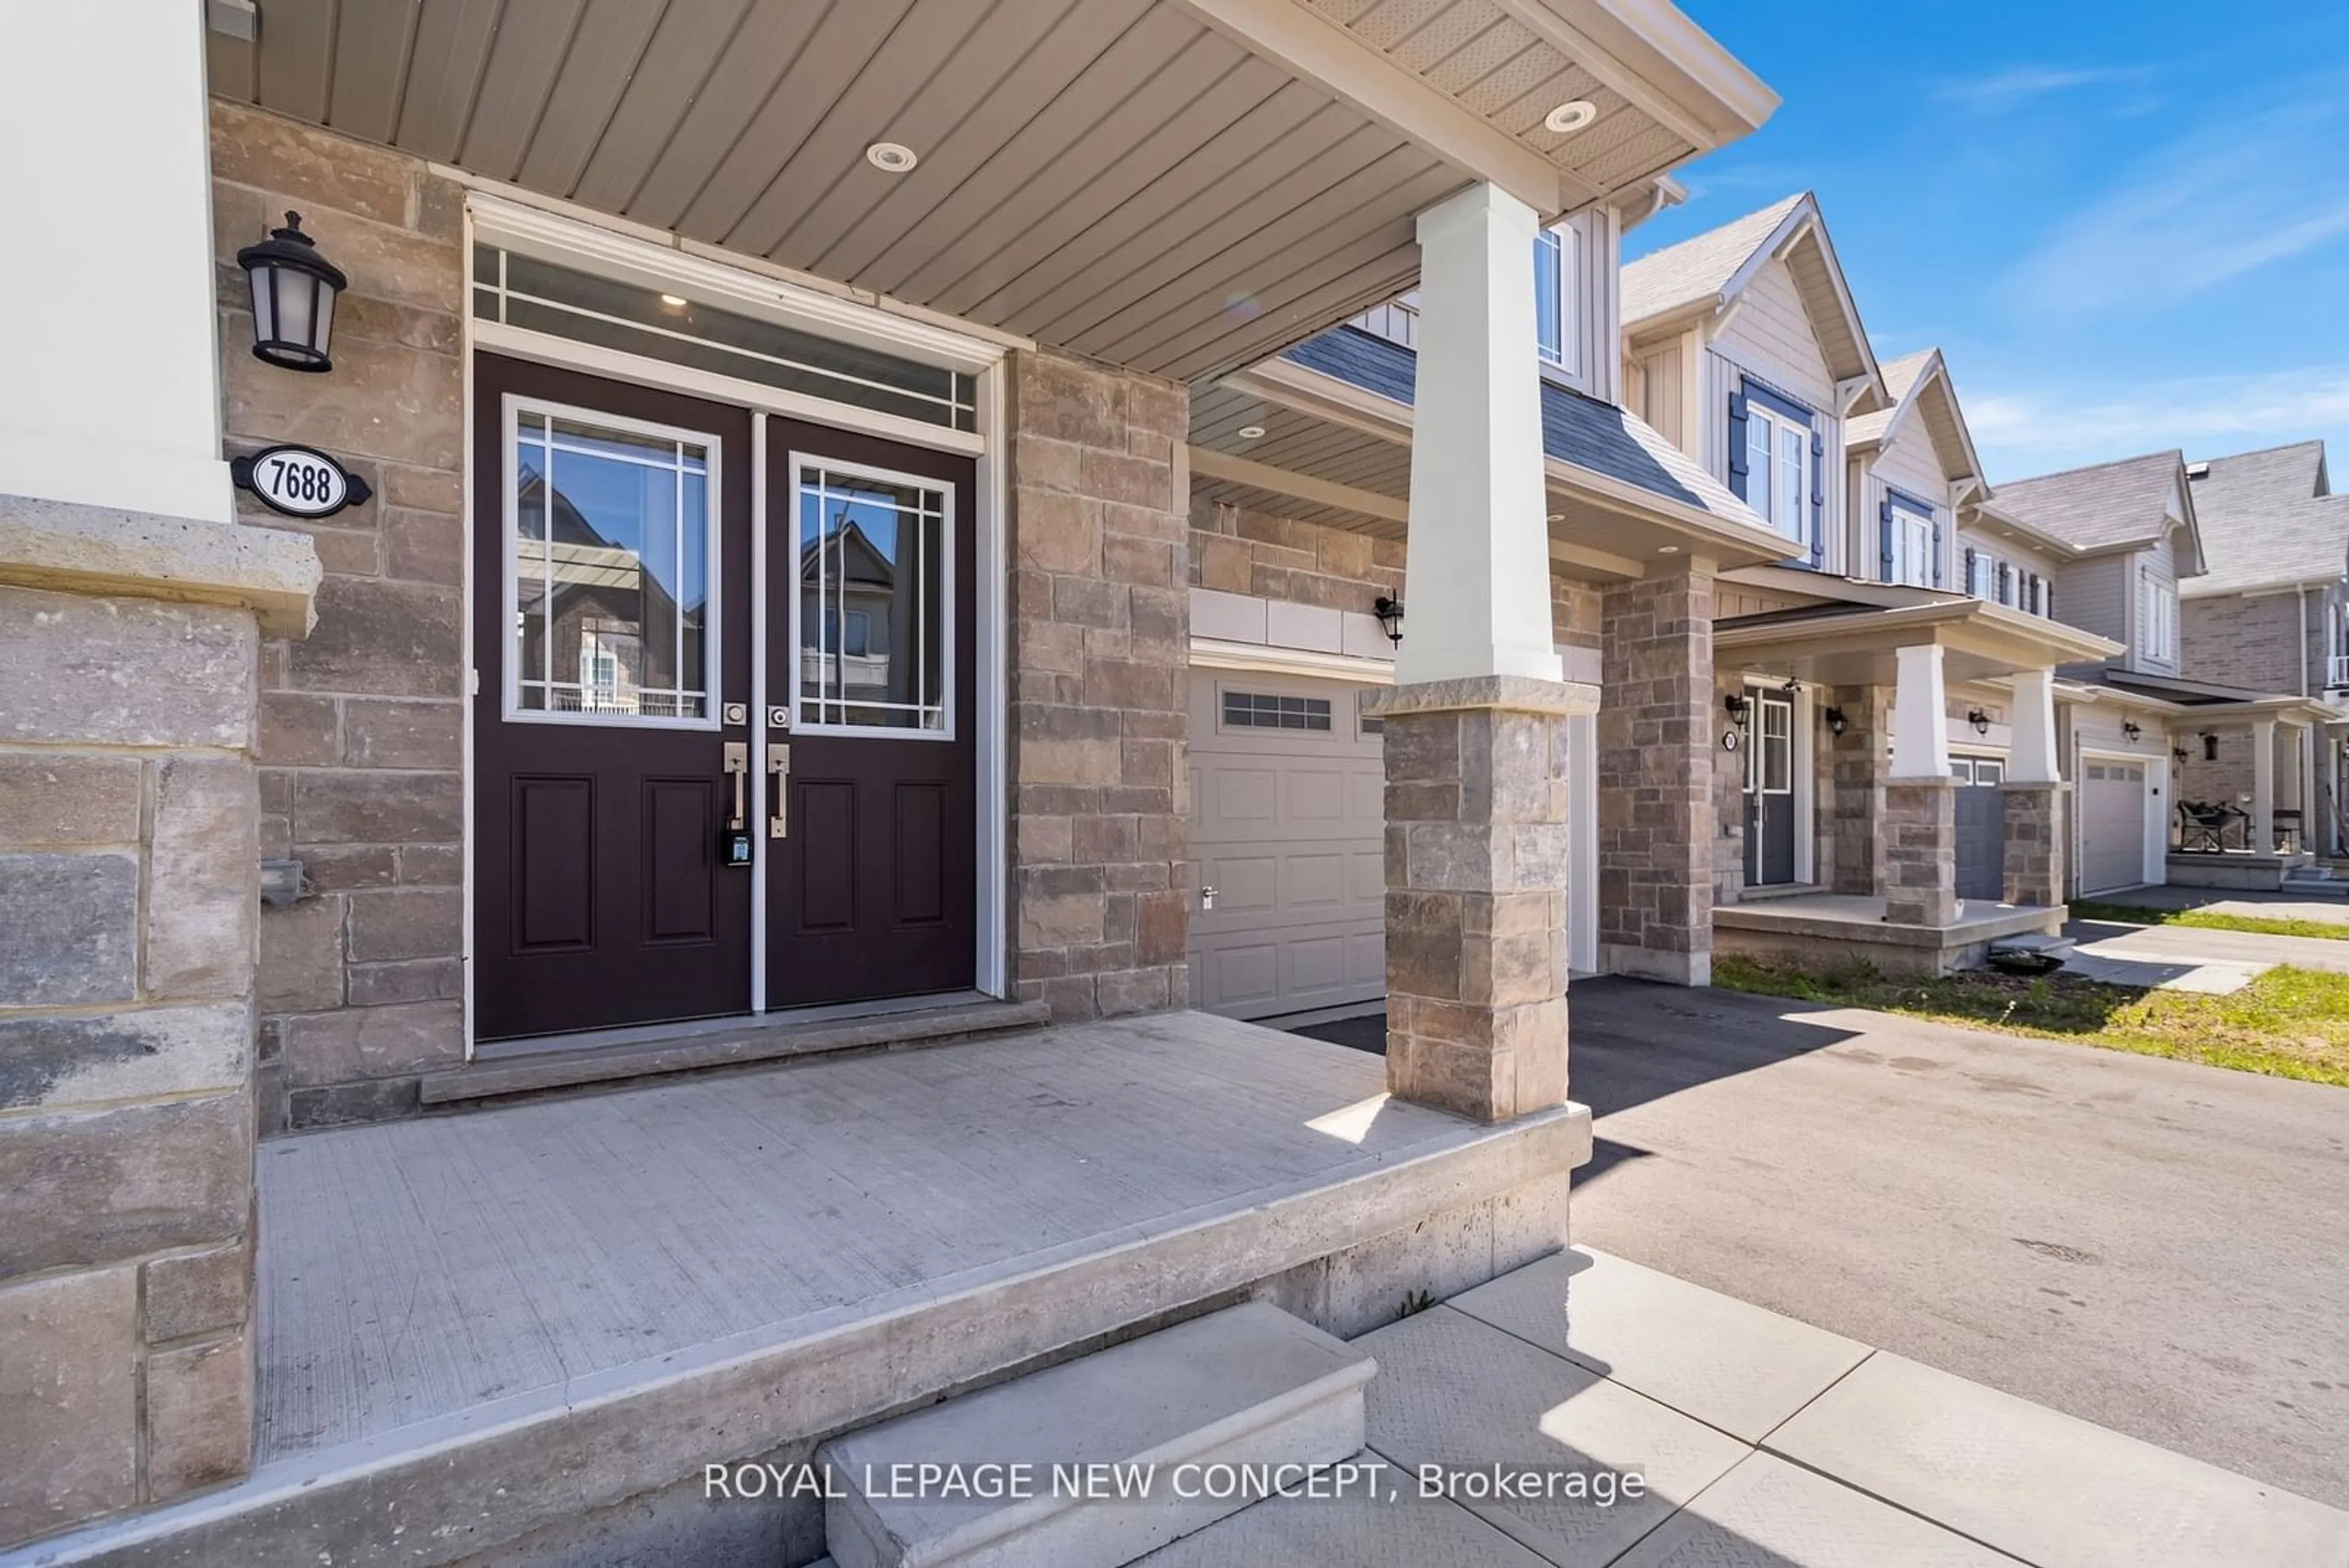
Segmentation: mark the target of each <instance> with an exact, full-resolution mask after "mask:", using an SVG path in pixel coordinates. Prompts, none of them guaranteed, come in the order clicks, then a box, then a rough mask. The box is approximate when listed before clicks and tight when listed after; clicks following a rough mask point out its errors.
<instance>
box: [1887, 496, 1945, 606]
mask: <svg viewBox="0 0 2349 1568" xmlns="http://www.w3.org/2000/svg"><path fill="white" fill-rule="evenodd" d="M1884 553H1885V560H1884V565H1885V580H1886V581H1887V582H1893V583H1907V584H1909V586H1910V587H1920V588H1929V587H1932V586H1933V514H1931V513H1930V511H1927V512H1920V511H1919V510H1918V509H1917V507H1916V506H1915V505H1914V504H1911V503H1910V502H1909V501H1908V500H1907V499H1906V498H1905V497H1900V496H1895V497H1893V498H1891V499H1890V500H1889V502H1888V503H1887V504H1886V507H1885V541H1884Z"/></svg>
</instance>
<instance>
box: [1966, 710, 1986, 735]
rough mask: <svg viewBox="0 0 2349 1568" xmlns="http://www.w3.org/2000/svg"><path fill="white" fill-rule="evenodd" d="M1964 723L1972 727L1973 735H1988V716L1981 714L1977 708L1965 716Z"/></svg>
mask: <svg viewBox="0 0 2349 1568" xmlns="http://www.w3.org/2000/svg"><path fill="white" fill-rule="evenodd" d="M1966 722H1967V723H1969V724H1971V725H1972V726H1973V727H1974V733H1975V734H1977V735H1987V734H1989V733H1990V715H1989V714H1987V713H1985V712H1983V711H1982V710H1981V709H1979V708H1976V709H1974V710H1973V711H1971V712H1970V713H1968V714H1967V715H1966Z"/></svg>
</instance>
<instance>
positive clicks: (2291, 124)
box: [2012, 82, 2349, 317]
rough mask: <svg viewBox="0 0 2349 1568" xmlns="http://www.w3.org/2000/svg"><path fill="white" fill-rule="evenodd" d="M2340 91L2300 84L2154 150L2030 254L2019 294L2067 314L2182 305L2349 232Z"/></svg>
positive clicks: (2346, 136)
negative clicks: (2270, 102) (2273, 100)
mask: <svg viewBox="0 0 2349 1568" xmlns="http://www.w3.org/2000/svg"><path fill="white" fill-rule="evenodd" d="M2339 86H2340V84H2339V83H2337V82H2323V83H2302V84H2296V85H2295V87H2294V88H2292V90H2290V91H2288V92H2286V93H2284V94H2282V95H2281V101H2280V102H2278V103H2277V104H2276V105H2275V106H2274V107H2271V108H2269V109H2264V110H2261V111H2258V112H2255V113H2251V114H2250V115H2248V116H2239V115H2238V114H2237V113H2236V111H2235V110H2234V109H2231V108H2230V109H2225V110H2223V111H2217V112H2214V113H2213V114H2212V115H2211V116H2210V117H2209V119H2208V120H2207V122H2206V123H2205V124H2203V125H2201V126H2199V127H2197V128H2195V129H2193V130H2189V131H2188V132H2187V133H2186V134H2184V135H2182V136H2180V137H2178V138H2177V139H2176V140H2172V141H2170V142H2168V144H2166V145H2163V146H2161V147H2158V148H2156V149H2154V150H2153V151H2151V152H2150V153H2149V155H2148V156H2147V157H2146V158H2145V159H2143V160H2142V161H2139V162H2138V163H2137V164H2136V165H2135V166H2134V167H2132V168H2131V170H2130V171H2128V172H2127V174H2126V175H2125V176H2124V178H2123V179H2122V180H2121V182H2119V183H2118V184H2117V185H2116V186H2115V187H2114V188H2113V189H2111V190H2110V191H2108V192H2106V193H2105V194H2104V195H2102V196H2100V197H2098V198H2096V199H2095V200H2094V201H2091V202H2088V203H2087V204H2086V205H2085V207H2083V208H2082V209H2081V210H2080V212H2079V213H2077V214H2076V215H2075V216H2074V217H2073V218H2072V219H2070V220H2069V221H2068V222H2066V223H2063V224H2061V225H2059V226H2058V227H2057V228H2056V230H2055V231H2054V234H2052V235H2051V236H2050V237H2049V238H2048V240H2047V241H2046V243H2045V244H2042V245H2041V246H2040V247H2039V248H2038V249H2037V250H2036V251H2034V252H2033V253H2032V254H2030V255H2028V256H2026V257H2025V258H2024V259H2023V262H2022V263H2021V264H2020V265H2018V266H2017V267H2016V268H2015V270H2014V272H2013V280H2012V281H2013V287H2014V290H2015V294H2016V297H2017V299H2018V301H2019V302H2020V303H2021V304H2022V305H2023V306H2025V307H2026V308H2029V309H2032V310H2034V311H2039V312H2044V313H2047V314H2051V315H2059V316H2065V317H2079V316H2085V315H2092V314H2102V313H2106V312H2113V311H2124V310H2136V309H2144V308H2146V307H2149V306H2154V307H2158V306H2174V305H2177V304H2179V303H2180V302H2182V301H2185V300H2188V299H2190V298H2191V297H2193V296H2196V295H2199V294H2200V293H2202V292H2203V291H2205V290H2207V289H2209V288H2211V287H2214V286H2217V285H2220V284H2222V283H2225V282H2227V281H2229V280H2230V279H2233V278H2238V277H2241V276H2242V275H2245V274H2247V273H2251V272H2254V271H2257V270H2259V269H2260V268H2261V267H2265V266H2269V265H2273V264H2274V263H2277V262H2280V261H2285V260H2288V259H2290V258H2292V257H2294V256H2298V255H2301V254H2305V253H2307V252H2309V251H2312V250H2314V249H2316V248H2318V247H2320V246H2323V245H2326V244H2331V243H2333V242H2334V241H2336V240H2339V239H2342V238H2343V237H2344V236H2349V160H2344V159H2343V158H2342V157H2341V156H2340V149H2341V147H2342V146H2343V145H2344V141H2349V109H2344V104H2343V99H2342V96H2341V94H2340V92H2339V90H2338V88H2339Z"/></svg>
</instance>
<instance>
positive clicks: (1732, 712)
mask: <svg viewBox="0 0 2349 1568" xmlns="http://www.w3.org/2000/svg"><path fill="white" fill-rule="evenodd" d="M1721 705H1722V706H1723V708H1726V709H1728V710H1729V722H1731V723H1733V724H1734V725H1736V726H1737V727H1738V728H1739V729H1741V730H1742V729H1744V728H1745V722H1746V719H1747V717H1748V715H1749V713H1750V712H1751V711H1752V708H1753V704H1752V703H1750V702H1748V701H1746V700H1745V693H1744V692H1743V691H1732V692H1731V693H1730V694H1729V695H1728V696H1726V697H1723V699H1722V700H1721Z"/></svg>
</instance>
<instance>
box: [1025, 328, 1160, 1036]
mask: <svg viewBox="0 0 2349 1568" xmlns="http://www.w3.org/2000/svg"><path fill="white" fill-rule="evenodd" d="M1006 374H1007V376H1008V379H1009V390H1010V394H1011V395H1010V398H1009V410H1008V411H1009V435H1010V446H1011V451H1010V480H1011V517H1010V536H1011V545H1010V556H1011V562H1010V565H1011V592H1010V611H1011V627H1010V641H1011V649H1010V653H1011V679H1010V687H1011V691H1010V697H1011V712H1010V720H1009V731H1010V735H1011V756H1010V765H1011V783H1012V789H1013V793H1014V799H1013V805H1012V818H1011V826H1012V832H1013V835H1014V837H1013V841H1012V844H1011V846H1010V849H1011V855H1010V860H1011V933H1010V937H1011V952H1010V960H1011V977H1012V982H1013V985H1014V988H1015V990H1016V992H1017V993H1018V994H1019V996H1021V997H1022V998H1028V999H1035V998H1040V999H1042V1000H1044V1001H1046V1002H1050V1004H1051V1008H1052V1015H1053V1017H1055V1018H1057V1019H1078V1018H1094V1017H1101V1016H1105V1015H1111V1014H1116V1013H1125V1012H1147V1011H1149V1010H1152V1009H1154V1008H1163V1007H1181V1006H1185V1005H1186V1004H1187V1003H1188V1002H1189V1001H1190V981H1189V978H1188V971H1187V969H1186V968H1185V962H1184V950H1185V940H1186V938H1187V935H1188V913H1187V903H1188V899H1189V892H1188V883H1189V877H1190V871H1189V867H1188V865H1187V860H1188V856H1189V836H1188V823H1189V812H1190V803H1189V800H1188V798H1187V791H1188V788H1189V769H1188V767H1187V766H1186V764H1185V759H1184V744H1185V737H1186V735H1187V734H1188V732H1189V700H1190V681H1189V659H1190V640H1191V617H1190V604H1191V600H1190V592H1189V589H1188V588H1187V587H1185V582H1186V581H1187V579H1188V577H1189V575H1190V566H1189V558H1190V488H1191V481H1190V472H1189V463H1188V452H1189V449H1188V447H1187V446H1186V445H1185V431H1186V430H1187V428H1188V423H1189V418H1190V402H1189V399H1188V396H1187V395H1186V394H1185V391H1184V389H1183V388H1181V387H1180V386H1177V385H1175V384H1174V383H1172V382H1168V381H1159V380H1154V379H1151V378H1149V377H1146V376H1140V375H1133V374H1128V373H1123V372H1119V371H1115V370H1111V369H1104V368H1103V367H1102V366H1099V365H1093V364H1089V363H1086V362H1084V361H1082V360H1079V359H1074V358H1068V357H1066V356H1063V355H1058V354H1052V353H1050V352H1048V351H1044V350H1030V351H1027V352H1023V353H1019V354H1015V355H1013V356H1012V357H1011V359H1010V362H1009V369H1008V370H1007V372H1006Z"/></svg>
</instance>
